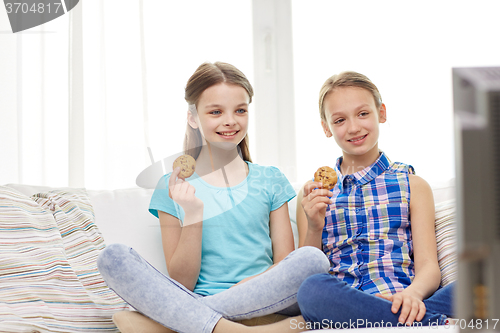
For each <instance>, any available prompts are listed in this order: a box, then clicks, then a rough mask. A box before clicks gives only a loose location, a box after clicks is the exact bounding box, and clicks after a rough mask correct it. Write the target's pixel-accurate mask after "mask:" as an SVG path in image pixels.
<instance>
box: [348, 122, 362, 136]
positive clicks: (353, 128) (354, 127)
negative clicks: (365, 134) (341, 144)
mask: <svg viewBox="0 0 500 333" xmlns="http://www.w3.org/2000/svg"><path fill="white" fill-rule="evenodd" d="M359 131H361V126H360V124H359V123H358V121H357V120H352V121H350V123H349V128H348V132H349V134H356V133H358V132H359Z"/></svg>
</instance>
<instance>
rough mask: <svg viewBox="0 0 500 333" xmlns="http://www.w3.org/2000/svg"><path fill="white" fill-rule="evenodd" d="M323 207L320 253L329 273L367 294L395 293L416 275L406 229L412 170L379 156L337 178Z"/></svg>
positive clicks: (409, 228)
mask: <svg viewBox="0 0 500 333" xmlns="http://www.w3.org/2000/svg"><path fill="white" fill-rule="evenodd" d="M341 163H342V157H340V158H339V159H338V160H337V164H336V167H335V171H336V172H337V176H338V181H337V184H336V185H335V188H334V189H333V190H332V192H333V196H332V199H333V203H332V204H331V205H330V206H329V207H328V208H327V211H326V216H325V227H324V229H323V237H322V241H323V251H324V252H325V253H326V255H327V256H328V258H329V259H330V263H331V264H332V266H331V268H330V273H331V274H334V275H335V276H337V277H338V278H340V279H341V280H343V281H345V282H347V284H349V285H351V286H352V287H354V288H356V289H360V290H362V291H364V292H367V293H369V294H376V293H382V294H394V293H396V292H400V291H402V290H403V289H405V288H406V287H408V286H409V285H410V283H411V281H412V280H413V277H414V276H415V269H414V266H413V260H412V257H413V247H412V238H411V225H410V210H409V207H410V185H409V180H408V174H414V170H413V167H412V166H409V165H406V164H402V163H398V162H395V163H391V162H390V161H389V159H388V158H387V157H386V155H385V154H384V153H383V152H381V154H380V157H379V158H378V159H377V161H375V163H373V164H372V165H371V166H369V167H367V168H365V169H363V170H361V171H358V172H356V173H353V174H351V175H346V176H344V175H342V173H341V172H340V164H341Z"/></svg>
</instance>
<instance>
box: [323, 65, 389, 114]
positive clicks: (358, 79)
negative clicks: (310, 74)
mask: <svg viewBox="0 0 500 333" xmlns="http://www.w3.org/2000/svg"><path fill="white" fill-rule="evenodd" d="M339 87H358V88H363V89H366V90H368V91H369V92H371V94H372V95H373V98H374V99H375V106H376V107H377V110H380V106H381V105H382V97H381V96H380V92H379V91H378V88H377V86H376V85H375V84H373V82H372V81H370V79H369V78H367V77H366V76H365V75H363V74H360V73H357V72H349V71H347V72H342V73H340V74H335V75H333V76H331V77H329V78H328V79H327V80H326V81H325V83H323V86H322V87H321V90H320V92H319V114H320V117H321V120H323V121H324V122H325V123H326V122H327V121H326V116H325V106H324V101H325V98H326V95H328V93H330V92H331V91H333V90H334V89H335V88H339Z"/></svg>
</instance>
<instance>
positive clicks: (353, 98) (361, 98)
mask: <svg viewBox="0 0 500 333" xmlns="http://www.w3.org/2000/svg"><path fill="white" fill-rule="evenodd" d="M324 106H325V117H326V123H325V122H324V121H322V122H321V124H322V126H323V129H324V131H325V134H326V136H327V137H331V136H333V137H334V138H335V141H336V142H337V144H338V145H339V147H340V148H341V149H342V151H343V154H344V158H350V159H357V158H358V159H359V158H363V159H364V158H366V157H369V158H370V159H373V157H374V158H375V159H376V157H378V137H379V123H384V122H385V121H386V110H385V105H384V104H382V105H381V106H380V110H378V109H377V107H376V105H375V100H374V98H373V95H372V94H371V92H370V91H368V90H366V89H363V88H358V87H339V88H335V89H334V90H332V91H331V92H329V93H328V95H327V96H326V97H325V100H324Z"/></svg>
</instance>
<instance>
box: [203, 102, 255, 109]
mask: <svg viewBox="0 0 500 333" xmlns="http://www.w3.org/2000/svg"><path fill="white" fill-rule="evenodd" d="M240 106H248V103H240V104H238V105H236V107H237V108H239V107H240ZM210 108H222V105H220V104H209V105H207V106H205V109H210Z"/></svg>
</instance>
